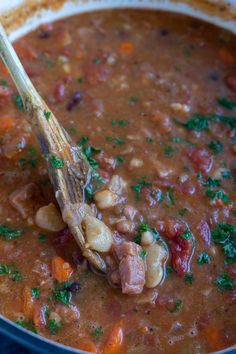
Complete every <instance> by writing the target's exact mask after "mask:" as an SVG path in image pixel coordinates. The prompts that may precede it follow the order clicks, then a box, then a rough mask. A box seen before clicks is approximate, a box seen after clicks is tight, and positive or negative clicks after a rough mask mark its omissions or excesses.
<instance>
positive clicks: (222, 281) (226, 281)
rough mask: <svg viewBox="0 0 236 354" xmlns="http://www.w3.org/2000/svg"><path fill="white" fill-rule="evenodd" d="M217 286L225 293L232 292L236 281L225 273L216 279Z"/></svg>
mask: <svg viewBox="0 0 236 354" xmlns="http://www.w3.org/2000/svg"><path fill="white" fill-rule="evenodd" d="M215 284H216V285H217V286H218V288H219V290H221V291H222V292H224V291H226V290H232V289H233V287H234V285H235V281H234V279H233V278H231V277H230V276H229V275H228V274H227V273H225V272H223V273H221V274H220V275H219V276H218V277H217V278H216V280H215Z"/></svg>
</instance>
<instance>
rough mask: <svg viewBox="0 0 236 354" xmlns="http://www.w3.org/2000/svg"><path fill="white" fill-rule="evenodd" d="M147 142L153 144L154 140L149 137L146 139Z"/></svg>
mask: <svg viewBox="0 0 236 354" xmlns="http://www.w3.org/2000/svg"><path fill="white" fill-rule="evenodd" d="M146 142H147V143H148V144H152V143H153V139H152V138H151V137H150V136H147V137H146Z"/></svg>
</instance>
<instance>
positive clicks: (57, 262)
mask: <svg viewBox="0 0 236 354" xmlns="http://www.w3.org/2000/svg"><path fill="white" fill-rule="evenodd" d="M72 273H73V269H72V268H71V266H70V264H69V263H68V262H66V261H65V260H64V259H63V258H61V257H59V256H54V257H53V258H52V276H53V278H55V279H56V280H58V281H59V282H63V281H67V280H69V278H70V276H71V274H72Z"/></svg>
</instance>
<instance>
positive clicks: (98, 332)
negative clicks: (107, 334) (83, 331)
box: [91, 326, 103, 339]
mask: <svg viewBox="0 0 236 354" xmlns="http://www.w3.org/2000/svg"><path fill="white" fill-rule="evenodd" d="M102 335H103V329H102V327H101V326H100V327H96V328H95V329H94V330H92V332H91V337H92V338H95V339H99V338H100V337H101V336H102Z"/></svg>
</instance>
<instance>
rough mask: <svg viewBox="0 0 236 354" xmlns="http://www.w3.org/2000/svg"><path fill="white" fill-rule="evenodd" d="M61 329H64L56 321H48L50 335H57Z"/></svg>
mask: <svg viewBox="0 0 236 354" xmlns="http://www.w3.org/2000/svg"><path fill="white" fill-rule="evenodd" d="M61 328H62V324H61V323H59V322H56V320H49V321H48V329H49V331H50V334H51V335H52V336H54V335H55V334H57V333H58V331H59V330H60V329H61Z"/></svg>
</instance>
